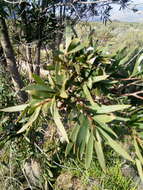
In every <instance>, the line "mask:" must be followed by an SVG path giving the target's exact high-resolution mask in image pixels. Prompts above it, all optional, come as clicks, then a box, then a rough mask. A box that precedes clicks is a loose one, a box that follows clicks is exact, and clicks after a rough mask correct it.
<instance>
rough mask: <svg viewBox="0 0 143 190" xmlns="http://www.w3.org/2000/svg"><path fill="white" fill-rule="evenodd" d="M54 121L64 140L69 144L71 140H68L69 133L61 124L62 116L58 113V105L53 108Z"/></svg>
mask: <svg viewBox="0 0 143 190" xmlns="http://www.w3.org/2000/svg"><path fill="white" fill-rule="evenodd" d="M53 119H54V122H55V124H56V125H57V128H58V130H59V131H60V133H61V135H62V137H63V139H64V140H65V141H66V142H68V143H69V139H68V136H67V133H66V131H65V128H64V126H63V124H62V122H61V119H60V114H59V112H58V109H57V107H56V104H54V106H53Z"/></svg>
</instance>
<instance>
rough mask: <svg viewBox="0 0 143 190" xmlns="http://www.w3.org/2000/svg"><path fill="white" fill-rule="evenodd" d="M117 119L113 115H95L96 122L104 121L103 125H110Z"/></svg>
mask: <svg viewBox="0 0 143 190" xmlns="http://www.w3.org/2000/svg"><path fill="white" fill-rule="evenodd" d="M115 119H116V116H115V115H113V114H110V115H105V114H102V115H95V116H94V120H95V121H96V120H98V121H102V123H109V122H111V121H113V120H115Z"/></svg>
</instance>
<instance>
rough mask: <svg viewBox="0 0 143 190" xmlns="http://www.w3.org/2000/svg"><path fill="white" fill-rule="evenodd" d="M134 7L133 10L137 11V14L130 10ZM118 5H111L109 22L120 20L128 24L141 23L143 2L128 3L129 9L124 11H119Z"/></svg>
mask: <svg viewBox="0 0 143 190" xmlns="http://www.w3.org/2000/svg"><path fill="white" fill-rule="evenodd" d="M134 5H136V6H135V8H137V9H139V12H133V11H132V10H130V8H132V7H133V6H134ZM119 8H120V6H119V5H113V9H112V11H111V17H110V18H111V20H120V21H128V22H143V0H133V1H132V3H130V6H129V8H127V9H125V10H119Z"/></svg>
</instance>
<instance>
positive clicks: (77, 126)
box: [70, 125, 80, 143]
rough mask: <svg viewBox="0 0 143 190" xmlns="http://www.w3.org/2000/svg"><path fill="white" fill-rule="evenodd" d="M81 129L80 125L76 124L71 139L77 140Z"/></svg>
mask: <svg viewBox="0 0 143 190" xmlns="http://www.w3.org/2000/svg"><path fill="white" fill-rule="evenodd" d="M79 129H80V126H79V125H76V126H75V127H74V128H73V130H72V132H71V136H70V139H71V141H72V142H74V143H75V142H76V140H77V135H78V132H79Z"/></svg>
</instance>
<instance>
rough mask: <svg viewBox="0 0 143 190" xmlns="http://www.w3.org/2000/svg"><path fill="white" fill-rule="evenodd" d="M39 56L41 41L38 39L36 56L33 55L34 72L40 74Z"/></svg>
mask: <svg viewBox="0 0 143 190" xmlns="http://www.w3.org/2000/svg"><path fill="white" fill-rule="evenodd" d="M40 58H41V42H40V40H39V42H38V44H37V47H36V57H35V63H36V67H35V72H34V73H35V74H36V75H39V76H40Z"/></svg>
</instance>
